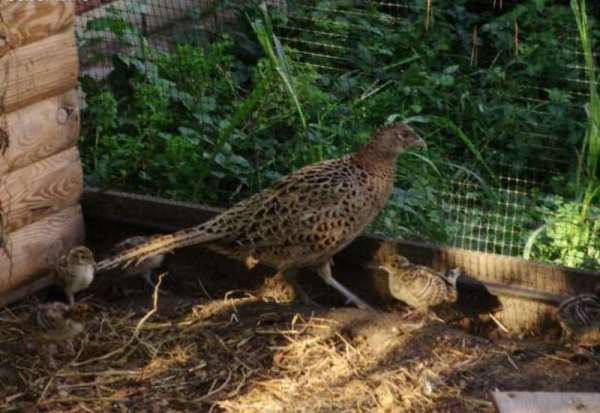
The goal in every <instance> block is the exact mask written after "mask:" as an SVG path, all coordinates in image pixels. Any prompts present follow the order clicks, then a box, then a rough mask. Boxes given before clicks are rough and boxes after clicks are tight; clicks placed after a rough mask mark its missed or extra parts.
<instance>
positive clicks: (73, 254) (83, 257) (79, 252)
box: [67, 246, 94, 265]
mask: <svg viewBox="0 0 600 413" xmlns="http://www.w3.org/2000/svg"><path fill="white" fill-rule="evenodd" d="M67 260H68V264H69V265H89V264H94V253H93V252H92V251H91V250H90V249H89V248H87V247H83V246H81V247H75V248H73V249H71V250H70V251H69V255H68V257H67Z"/></svg>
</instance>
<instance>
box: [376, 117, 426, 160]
mask: <svg viewBox="0 0 600 413" xmlns="http://www.w3.org/2000/svg"><path fill="white" fill-rule="evenodd" d="M369 147H370V148H371V149H372V150H375V151H377V152H378V153H380V154H381V155H384V156H385V157H386V158H395V157H396V156H397V155H398V154H399V153H400V152H402V151H405V150H406V149H408V148H411V147H421V148H425V147H427V145H426V144H425V141H423V139H421V138H420V137H419V136H418V135H417V134H416V133H415V131H414V129H413V128H411V127H410V126H408V125H407V124H405V123H392V124H391V125H387V126H382V127H381V128H379V129H377V130H376V131H375V133H374V134H373V137H372V138H371V142H370V143H369Z"/></svg>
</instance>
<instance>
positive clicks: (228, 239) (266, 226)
mask: <svg viewBox="0 0 600 413" xmlns="http://www.w3.org/2000/svg"><path fill="white" fill-rule="evenodd" d="M369 185H370V184H369V176H368V174H367V173H366V172H365V171H362V170H359V169H358V167H356V166H355V165H353V164H352V163H351V162H348V158H347V157H346V158H342V159H338V160H331V161H324V162H321V163H318V164H313V165H309V166H306V167H304V168H301V169H299V170H297V171H295V172H293V173H292V174H290V175H288V176H286V177H285V178H283V179H282V180H281V181H279V182H278V183H276V184H275V185H274V186H272V187H270V188H268V189H265V190H264V191H262V192H260V193H258V194H256V195H254V196H252V197H250V198H248V199H246V200H243V201H241V202H239V203H238V204H236V205H234V206H233V207H232V208H230V209H228V210H227V211H225V212H223V213H221V214H219V215H217V216H216V217H214V218H212V219H210V220H208V221H207V222H205V223H203V224H200V225H198V226H195V227H192V228H187V229H183V230H181V231H177V232H175V233H173V234H168V235H163V236H160V237H157V238H154V239H152V240H149V241H148V242H145V243H143V244H141V245H139V246H137V247H133V248H131V249H129V250H126V251H124V252H122V253H120V254H118V255H116V256H114V257H112V258H109V259H106V260H103V261H101V262H100V263H98V264H97V265H96V271H101V270H105V269H108V268H113V267H116V266H118V265H122V264H125V265H124V266H129V265H131V264H134V265H135V264H139V263H140V262H142V261H143V260H145V259H147V258H149V257H151V256H154V255H157V254H161V253H165V252H167V251H171V250H173V249H175V248H181V247H184V246H187V245H194V244H202V243H208V244H209V245H211V247H215V248H214V249H217V250H219V251H222V252H225V253H234V254H238V255H243V254H247V253H249V252H252V251H255V250H256V249H257V248H276V247H279V246H285V245H300V244H303V245H305V246H307V247H308V246H309V245H311V244H315V243H322V244H323V245H321V246H327V247H332V246H335V245H337V244H340V243H341V242H342V241H343V240H345V239H347V238H348V235H349V234H351V233H352V232H353V231H355V232H356V231H357V230H360V229H362V228H363V227H364V225H365V224H366V223H368V221H369V220H370V219H369V218H371V215H372V216H373V217H374V215H375V214H376V213H377V212H378V210H379V209H378V208H372V207H365V205H369V203H372V204H373V203H374V202H373V199H374V198H376V195H374V193H375V192H376V188H375V187H372V188H371V187H370V186H369ZM365 214H367V216H365ZM369 214H370V215H369ZM324 221H326V222H324ZM319 225H321V227H319ZM292 229H293V230H292ZM315 248H316V247H315Z"/></svg>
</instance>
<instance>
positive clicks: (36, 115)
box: [0, 0, 84, 297]
mask: <svg viewBox="0 0 600 413" xmlns="http://www.w3.org/2000/svg"><path fill="white" fill-rule="evenodd" d="M74 23H75V3H74V1H71V0H44V1H7V0H0V297H5V296H7V295H11V294H14V291H15V289H17V288H22V287H23V286H27V285H31V283H34V282H36V283H37V288H41V287H43V286H44V285H40V283H39V280H40V276H41V275H44V274H45V273H47V272H48V269H49V268H51V267H52V266H53V265H54V264H55V262H56V259H57V258H58V256H59V255H60V254H61V253H62V252H63V251H64V250H65V249H67V248H70V247H71V246H73V245H76V244H80V243H82V242H83V238H84V233H83V217H82V213H81V207H80V205H79V198H80V196H81V193H82V191H83V173H82V168H81V162H80V159H79V152H78V150H77V147H76V141H77V137H78V135H79V108H78V94H77V91H76V87H77V80H78V75H79V59H78V52H77V46H76V42H75V30H74ZM46 279H48V277H46Z"/></svg>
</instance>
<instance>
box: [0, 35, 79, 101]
mask: <svg viewBox="0 0 600 413" xmlns="http://www.w3.org/2000/svg"><path fill="white" fill-rule="evenodd" d="M78 76H79V59H78V54H77V47H76V45H75V33H74V31H73V30H72V29H69V30H66V31H64V32H61V33H58V34H55V35H53V36H51V37H48V38H46V39H44V40H40V41H38V42H35V43H31V44H29V45H27V46H24V47H20V48H18V49H16V50H14V51H12V52H11V53H8V54H7V55H5V56H4V57H2V58H0V96H3V97H4V98H3V101H0V109H3V110H0V112H4V113H8V112H12V111H14V110H17V109H20V108H22V107H25V106H27V105H30V104H32V103H35V102H38V101H40V100H42V99H46V98H49V97H51V96H56V95H59V94H62V93H65V92H67V91H69V90H71V89H74V88H75V87H76V85H77V78H78Z"/></svg>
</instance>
